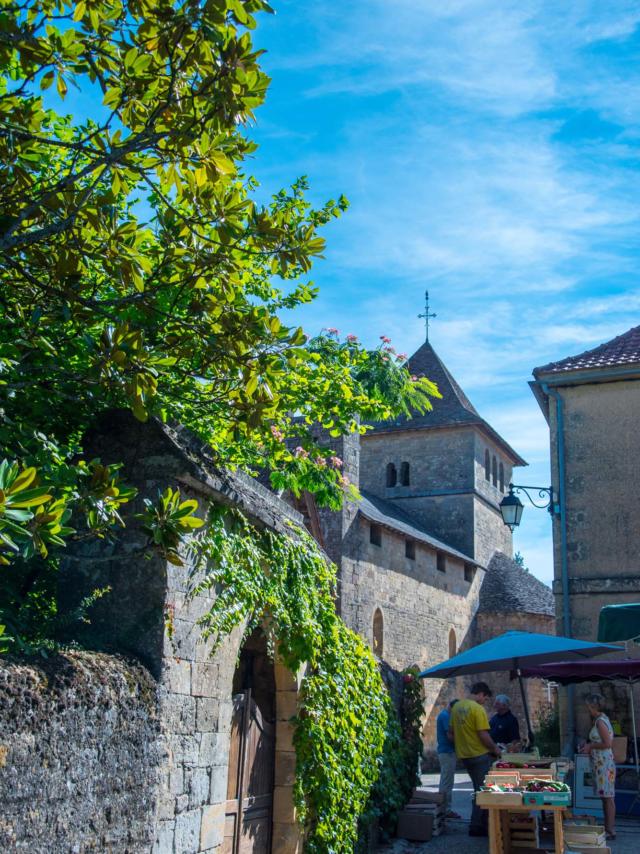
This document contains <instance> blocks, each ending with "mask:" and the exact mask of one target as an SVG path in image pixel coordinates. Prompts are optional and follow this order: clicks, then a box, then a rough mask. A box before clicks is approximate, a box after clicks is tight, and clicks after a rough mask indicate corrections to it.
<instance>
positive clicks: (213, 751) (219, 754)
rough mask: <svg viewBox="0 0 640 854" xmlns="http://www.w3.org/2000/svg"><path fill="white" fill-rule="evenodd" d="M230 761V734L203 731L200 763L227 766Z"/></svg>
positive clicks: (208, 765)
mask: <svg viewBox="0 0 640 854" xmlns="http://www.w3.org/2000/svg"><path fill="white" fill-rule="evenodd" d="M228 761H229V736H228V735H227V733H218V732H204V733H202V735H201V742H200V754H199V762H198V764H199V765H201V766H203V767H208V768H210V767H212V766H220V765H223V766H226V765H227V763H228Z"/></svg>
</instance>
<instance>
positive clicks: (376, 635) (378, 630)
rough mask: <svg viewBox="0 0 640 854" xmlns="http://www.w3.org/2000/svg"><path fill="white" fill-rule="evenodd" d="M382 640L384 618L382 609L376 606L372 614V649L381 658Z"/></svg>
mask: <svg viewBox="0 0 640 854" xmlns="http://www.w3.org/2000/svg"><path fill="white" fill-rule="evenodd" d="M383 642H384V620H383V618H382V611H381V610H380V608H376V610H375V613H374V615H373V651H374V653H375V654H376V655H377V656H378V658H382V652H383Z"/></svg>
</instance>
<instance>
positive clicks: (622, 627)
mask: <svg viewBox="0 0 640 854" xmlns="http://www.w3.org/2000/svg"><path fill="white" fill-rule="evenodd" d="M637 637H640V603H633V604H631V605H607V606H606V607H604V608H601V609H600V620H599V622H598V640H599V641H601V642H603V643H615V642H616V641H626V640H633V638H637Z"/></svg>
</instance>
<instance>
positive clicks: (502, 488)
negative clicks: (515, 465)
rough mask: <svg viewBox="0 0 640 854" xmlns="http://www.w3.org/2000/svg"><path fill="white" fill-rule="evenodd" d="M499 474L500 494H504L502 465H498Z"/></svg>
mask: <svg viewBox="0 0 640 854" xmlns="http://www.w3.org/2000/svg"><path fill="white" fill-rule="evenodd" d="M499 472H500V473H499V475H498V477H499V480H500V492H504V465H503V464H502V463H500V469H499Z"/></svg>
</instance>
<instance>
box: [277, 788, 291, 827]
mask: <svg viewBox="0 0 640 854" xmlns="http://www.w3.org/2000/svg"><path fill="white" fill-rule="evenodd" d="M273 821H274V823H276V822H277V823H279V824H294V823H295V821H296V808H295V806H294V804H293V786H275V787H274V790H273Z"/></svg>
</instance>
